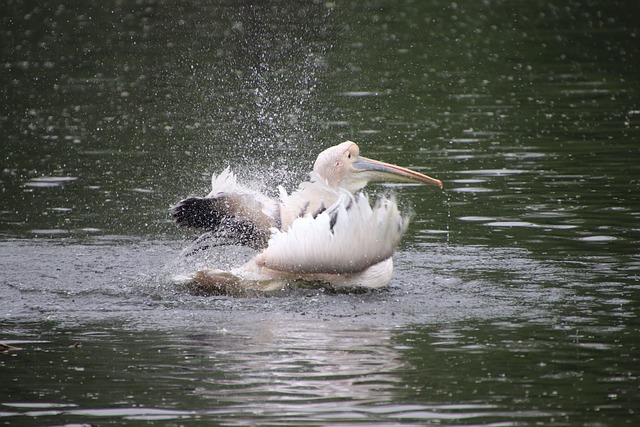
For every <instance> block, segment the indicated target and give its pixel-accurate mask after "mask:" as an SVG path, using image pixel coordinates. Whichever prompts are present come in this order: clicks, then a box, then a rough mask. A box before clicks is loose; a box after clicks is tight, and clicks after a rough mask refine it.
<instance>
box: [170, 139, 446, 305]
mask: <svg viewBox="0 0 640 427" xmlns="http://www.w3.org/2000/svg"><path fill="white" fill-rule="evenodd" d="M374 181H377V182H410V183H418V184H429V185H435V186H437V187H439V188H442V181H440V180H438V179H435V178H431V177H429V176H427V175H423V174H421V173H419V172H415V171H412V170H410V169H406V168H403V167H400V166H395V165H391V164H388V163H383V162H380V161H377V160H372V159H368V158H366V157H362V156H360V149H359V147H358V145H357V144H356V143H354V142H351V141H345V142H343V143H342V144H339V145H336V146H334V147H330V148H328V149H326V150H324V151H323V152H321V153H320V154H319V155H318V158H317V159H316V161H315V163H314V165H313V171H312V172H311V173H310V179H309V181H306V182H303V183H301V184H300V185H299V187H298V188H297V189H296V190H295V191H294V192H293V193H291V194H287V192H286V190H285V189H284V188H283V187H281V186H279V187H278V190H279V192H280V197H279V200H277V199H274V198H270V197H267V196H266V195H264V194H261V193H259V192H257V191H254V190H252V189H250V188H248V187H246V186H243V185H241V184H239V183H238V181H237V179H236V176H235V175H234V174H233V172H232V171H231V170H230V168H228V167H227V169H225V170H224V171H222V172H221V173H220V174H219V175H213V177H212V179H211V192H210V193H209V194H208V195H207V196H206V197H190V198H187V199H184V200H181V201H180V202H179V203H178V204H176V205H175V206H172V207H171V209H170V212H171V215H172V216H173V218H174V219H175V221H176V222H177V223H178V224H179V225H181V226H185V227H192V228H199V229H202V230H204V231H206V232H207V237H208V238H213V239H218V240H219V241H222V242H224V244H234V245H243V246H248V247H251V248H253V249H255V250H256V251H257V252H258V253H257V254H256V255H255V256H254V257H253V258H252V259H251V260H250V261H249V262H247V263H246V264H244V265H242V266H240V267H237V268H234V269H232V270H230V271H224V270H219V269H213V268H212V269H205V270H200V271H197V272H195V273H192V274H190V275H189V276H186V277H182V278H180V279H179V281H180V282H182V283H185V284H187V285H189V286H190V287H191V288H192V289H196V290H197V291H199V292H205V293H234V292H238V291H242V290H256V291H267V290H276V289H280V288H282V287H284V286H286V285H287V284H292V283H297V282H320V283H324V284H329V285H330V286H332V287H334V288H345V287H346V288H353V287H364V288H380V287H383V286H386V285H387V284H388V283H389V282H390V281H391V275H392V272H393V259H392V256H393V253H394V251H395V249H396V247H397V245H398V243H399V242H400V238H401V237H402V235H403V234H404V232H405V231H406V229H407V226H408V224H409V217H408V216H404V215H402V214H401V213H400V212H399V210H398V206H397V204H396V202H395V200H394V199H393V198H388V197H380V198H379V199H378V200H377V201H376V203H375V204H374V205H373V206H371V205H370V203H369V199H368V197H367V196H366V195H365V194H364V193H363V192H362V191H361V190H362V189H363V188H364V187H365V186H366V185H367V184H368V183H369V182H374Z"/></svg>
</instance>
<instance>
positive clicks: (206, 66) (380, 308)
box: [0, 0, 640, 426]
mask: <svg viewBox="0 0 640 427" xmlns="http://www.w3.org/2000/svg"><path fill="white" fill-rule="evenodd" d="M639 14H640V10H638V5H636V3H635V2H628V1H616V2H603V1H586V2H581V3H576V2H570V1H556V2H551V3H549V2H538V1H533V2H527V4H515V3H513V2H509V1H487V2H456V3H450V2H442V1H439V0H434V1H427V2H409V1H407V2H387V1H375V2H373V1H372V2H366V3H362V2H357V3H349V2H289V1H273V2H243V3H236V2H195V3H192V4H188V5H187V4H183V3H180V2H171V1H159V2H128V1H123V2H118V3H116V4H110V3H109V4H106V3H105V4H99V5H89V4H85V3H83V2H72V3H60V2H57V3H56V2H40V3H38V5H32V4H23V3H21V2H9V3H8V4H7V6H6V7H5V8H4V9H3V12H2V25H1V28H2V30H0V31H1V32H2V38H3V43H2V47H1V49H2V50H1V52H2V67H3V72H2V73H0V80H1V81H2V87H3V95H4V100H5V102H4V104H3V105H4V107H3V108H2V110H0V111H1V114H0V127H1V130H2V142H1V143H2V148H3V155H2V158H3V167H2V174H0V183H1V185H2V194H1V196H0V197H1V200H2V205H1V206H0V271H1V273H0V313H2V314H1V315H0V316H1V317H0V343H2V344H3V345H4V346H3V347H1V348H0V351H2V354H1V355H0V365H1V366H2V369H0V382H1V383H2V384H3V389H2V391H1V392H0V423H3V424H5V425H34V426H35V425H38V426H43V425H51V426H53V425H77V424H95V425H102V424H118V425H122V424H129V425H139V424H152V423H153V424H159V425H188V424H189V425H190V424H196V423H203V424H205V423H206V424H221V425H247V424H270V425H275V424H278V425H283V424H284V425H356V424H357V425H431V424H439V425H539V424H544V425H563V426H564V425H616V426H617V425H625V424H626V425H635V424H637V423H638V422H639V421H640V416H639V415H638V409H637V408H638V407H639V404H640V382H639V381H640V380H639V379H638V376H639V375H640V369H639V368H638V366H640V349H639V344H638V343H640V332H639V331H640V322H639V321H638V315H639V314H640V286H639V285H638V283H639V278H640V245H639V244H638V242H639V241H640V226H639V224H640V203H639V202H640V199H639V197H638V194H640V180H639V177H640V145H639V144H638V141H640V96H639V95H640V82H639V79H638V76H639V75H640V49H639V48H638V46H640V44H638V37H639V34H640V33H639V31H640V28H639V27H638V24H637V19H635V17H637V16H639ZM345 139H351V140H354V141H357V142H358V143H359V144H360V146H361V149H362V152H363V154H364V155H366V156H368V157H373V158H379V159H381V160H385V161H388V162H392V163H397V164H401V165H405V166H410V167H412V168H415V169H417V170H420V171H422V172H425V173H428V174H429V175H432V176H436V177H438V178H440V179H442V180H443V181H444V182H445V191H443V192H440V191H437V190H435V189H433V188H424V187H417V186H408V185H400V186H398V185H395V186H377V187H372V188H371V190H370V191H371V192H372V193H379V192H393V193H396V194H397V198H398V201H399V202H400V203H401V204H402V206H403V209H405V210H407V211H412V212H413V214H414V216H413V222H412V225H411V227H410V229H409V231H408V233H407V235H406V236H405V238H404V240H403V242H402V244H401V247H400V248H399V251H398V253H397V256H396V257H395V263H396V272H395V276H394V279H393V281H392V282H391V284H390V285H389V287H388V288H387V289H385V290H382V291H375V292H362V293H353V294H335V293H331V292H329V291H328V290H326V289H315V288H302V289H286V290H284V291H282V292H276V293H274V294H270V295H268V296H264V297H255V296H254V297H248V298H232V297H202V296H197V295H191V294H189V293H188V292H185V291H184V290H182V289H179V288H176V287H175V286H174V285H173V284H172V283H171V281H170V278H171V276H172V275H174V274H177V273H181V272H184V271H185V270H188V269H189V268H191V267H193V263H195V262H196V261H185V260H184V259H183V258H182V257H181V255H180V254H181V250H182V248H184V247H185V246H186V245H187V244H188V243H189V242H190V241H191V239H193V238H194V237H195V234H193V233H190V232H187V231H185V230H181V229H177V228H176V227H174V226H173V224H172V223H171V221H170V220H169V218H168V214H167V208H168V207H169V205H171V204H172V203H175V202H176V201H178V200H179V199H180V198H181V197H184V196H186V195H189V194H202V193H205V192H207V187H208V185H209V177H210V174H211V173H213V172H218V171H220V170H222V169H223V168H224V167H225V166H226V165H228V164H231V165H233V166H234V167H235V168H236V169H237V172H238V174H239V175H240V176H241V177H242V178H243V179H245V180H246V181H248V182H250V183H251V184H252V185H254V186H255V187H256V188H264V189H266V190H269V189H270V188H273V186H274V185H275V184H277V183H283V184H284V185H285V187H287V188H288V189H291V188H293V187H295V185H296V183H297V182H298V181H299V180H300V179H303V178H304V177H305V174H306V173H307V172H308V170H309V169H310V167H311V164H312V161H313V159H314V158H315V156H316V154H317V153H318V152H319V151H321V149H323V148H325V147H327V146H330V145H333V144H335V143H338V142H341V141H342V140H345ZM208 256H209V258H205V259H199V260H197V262H205V263H206V262H216V263H218V262H227V263H231V262H233V261H235V260H236V259H235V258H234V259H222V260H221V259H220V256H219V254H209V255H208ZM237 256H238V257H239V256H241V254H239V255H237ZM227 258H228V257H227ZM190 263H191V264H190Z"/></svg>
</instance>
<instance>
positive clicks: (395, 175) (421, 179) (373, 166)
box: [353, 156, 442, 188]
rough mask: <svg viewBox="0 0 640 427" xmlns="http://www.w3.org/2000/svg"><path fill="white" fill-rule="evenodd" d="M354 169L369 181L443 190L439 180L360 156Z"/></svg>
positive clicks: (354, 163)
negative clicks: (416, 184)
mask: <svg viewBox="0 0 640 427" xmlns="http://www.w3.org/2000/svg"><path fill="white" fill-rule="evenodd" d="M353 167H354V169H355V171H356V172H358V173H363V174H366V180H367V181H384V182H394V181H395V182H412V183H418V184H429V185H435V186H436V187H440V188H442V181H440V180H439V179H435V178H431V177H430V176H427V175H423V174H421V173H420V172H416V171H412V170H411V169H407V168H403V167H400V166H396V165H392V164H389V163H384V162H380V161H378V160H373V159H367V158H366V157H362V156H358V158H357V159H356V161H355V162H353Z"/></svg>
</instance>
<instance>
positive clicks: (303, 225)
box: [255, 191, 409, 274]
mask: <svg viewBox="0 0 640 427" xmlns="http://www.w3.org/2000/svg"><path fill="white" fill-rule="evenodd" d="M408 224H409V218H407V217H403V216H402V215H401V214H400V212H399V211H398V206H397V205H396V203H395V201H394V200H393V199H387V198H381V199H379V200H378V202H377V203H376V205H375V207H373V208H371V206H370V205H369V199H368V198H367V196H365V195H364V194H359V195H356V196H353V195H351V194H350V193H348V192H346V191H342V192H341V194H340V198H339V199H338V201H337V202H336V203H335V204H334V205H332V206H331V207H330V208H328V209H327V210H325V211H324V212H322V213H320V214H318V215H317V216H315V217H314V216H313V215H311V214H308V215H306V216H304V217H301V218H298V219H296V220H295V221H293V223H292V224H291V226H290V227H289V229H288V230H287V231H286V232H281V231H275V232H274V234H273V235H272V236H271V239H270V240H269V244H268V247H267V249H265V250H264V251H263V252H262V253H260V254H259V255H258V256H257V257H256V259H255V262H256V264H257V265H259V266H261V267H266V268H269V269H272V270H279V271H286V272H290V273H297V274H314V273H326V274H352V273H358V272H361V271H363V270H365V269H367V268H369V267H371V266H372V265H374V264H378V263H380V262H381V261H384V260H386V259H388V258H390V257H391V256H392V255H393V253H394V251H395V248H396V246H397V245H398V243H399V242H400V238H401V237H402V235H403V234H404V232H405V231H406V229H407V226H408Z"/></svg>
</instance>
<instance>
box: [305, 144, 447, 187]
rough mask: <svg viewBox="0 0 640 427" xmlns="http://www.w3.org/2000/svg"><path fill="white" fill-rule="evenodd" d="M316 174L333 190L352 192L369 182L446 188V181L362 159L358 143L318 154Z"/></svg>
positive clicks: (329, 149)
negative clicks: (406, 183)
mask: <svg viewBox="0 0 640 427" xmlns="http://www.w3.org/2000/svg"><path fill="white" fill-rule="evenodd" d="M313 172H315V173H316V174H317V175H318V176H320V177H321V178H322V179H324V180H325V181H326V182H327V184H329V185H330V186H331V187H334V188H337V187H341V188H344V189H345V190H347V191H350V192H352V193H354V192H356V191H358V190H360V189H362V188H364V186H365V185H367V184H368V183H369V182H372V181H378V182H413V183H418V184H430V185H435V186H438V187H440V188H442V181H440V180H439V179H435V178H431V177H430V176H427V175H423V174H421V173H419V172H416V171H412V170H410V169H406V168H402V167H400V166H395V165H391V164H389V163H383V162H379V161H377V160H372V159H367V158H366V157H362V156H360V148H359V147H358V144H356V143H355V142H352V141H345V142H343V143H342V144H338V145H336V146H334V147H330V148H327V149H326V150H324V151H323V152H322V153H320V154H319V155H318V158H317V159H316V162H315V163H314V165H313Z"/></svg>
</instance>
